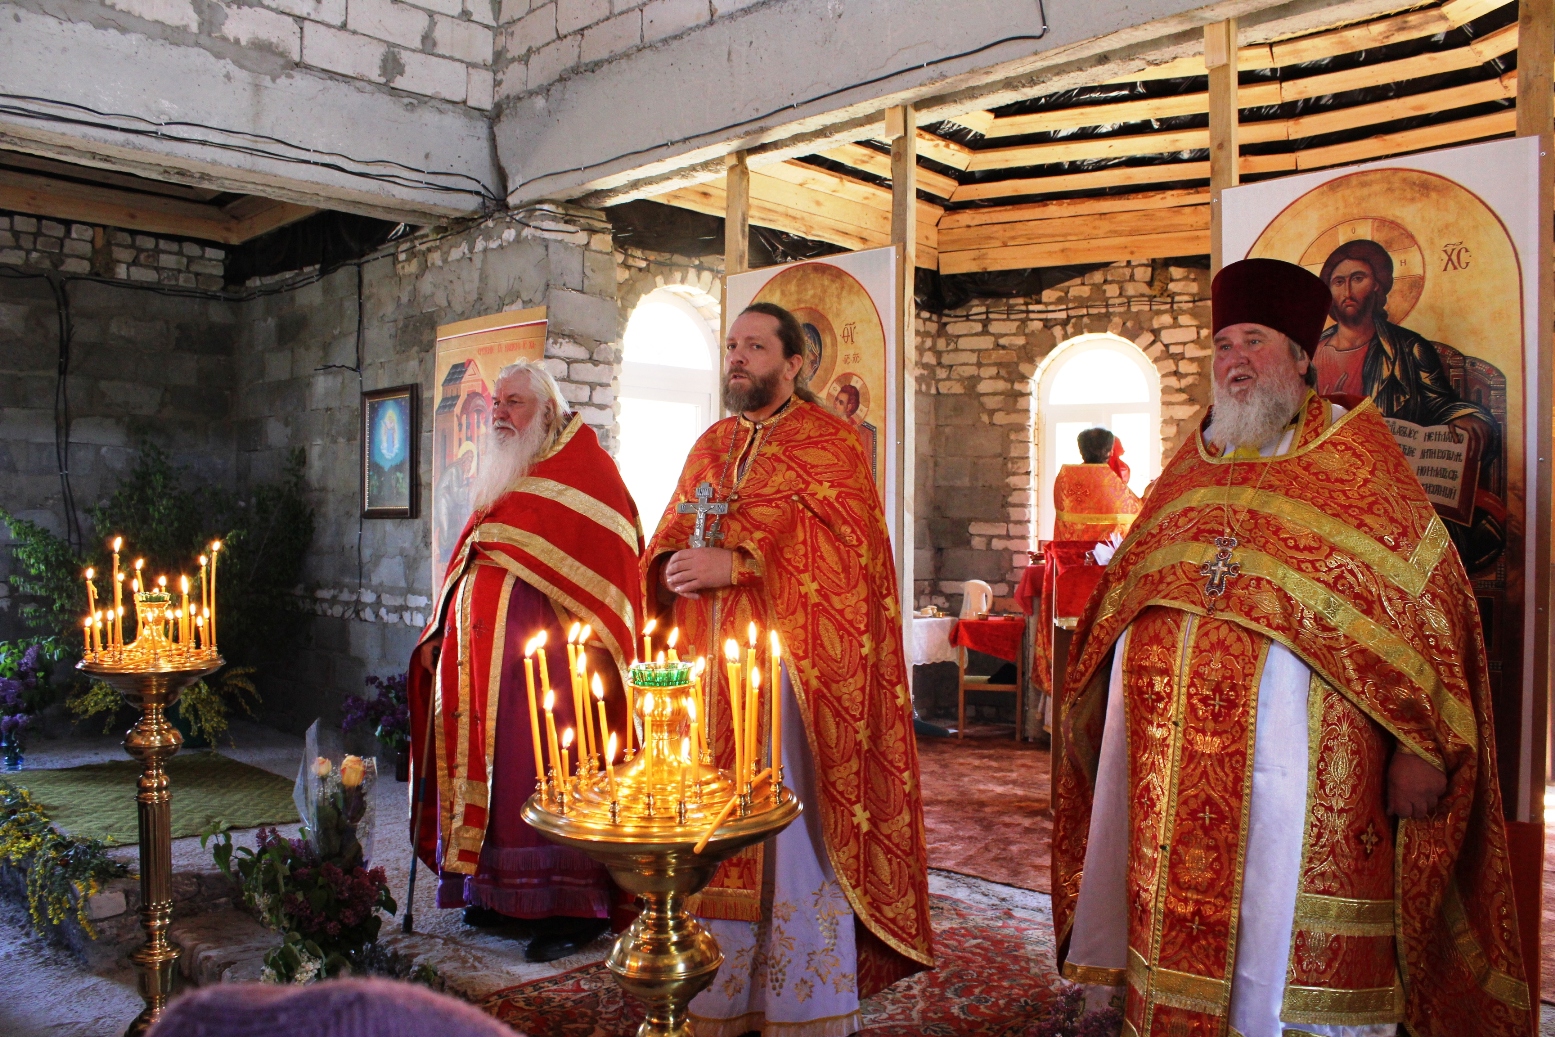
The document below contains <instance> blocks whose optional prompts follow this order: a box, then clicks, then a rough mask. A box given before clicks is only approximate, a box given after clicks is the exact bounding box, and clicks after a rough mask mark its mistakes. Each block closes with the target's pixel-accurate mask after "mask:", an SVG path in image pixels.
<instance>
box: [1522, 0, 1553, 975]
mask: <svg viewBox="0 0 1555 1037" xmlns="http://www.w3.org/2000/svg"><path fill="white" fill-rule="evenodd" d="M1518 24H1519V27H1520V29H1521V33H1520V36H1519V39H1520V40H1521V41H1522V43H1521V44H1520V45H1519V47H1518V51H1517V70H1518V73H1519V75H1518V84H1517V135H1518V136H1519V137H1537V138H1538V141H1539V238H1538V240H1539V253H1538V256H1537V257H1536V262H1537V266H1536V268H1535V275H1536V280H1535V285H1536V289H1535V290H1536V291H1537V293H1538V316H1537V317H1536V318H1535V319H1534V326H1533V327H1532V328H1531V329H1529V334H1532V335H1534V336H1535V342H1536V344H1537V348H1536V353H1535V355H1536V356H1537V357H1538V360H1537V366H1536V368H1535V369H1534V370H1533V371H1532V372H1530V373H1531V374H1532V375H1533V377H1534V378H1535V380H1536V381H1535V386H1534V391H1533V392H1532V393H1531V394H1530V395H1531V397H1532V399H1533V400H1535V401H1537V403H1536V406H1535V407H1534V408H1532V411H1533V413H1532V414H1531V415H1530V416H1529V417H1528V418H1526V419H1525V420H1529V421H1535V422H1537V425H1536V433H1535V435H1536V437H1537V438H1536V439H1535V442H1536V444H1537V446H1538V451H1537V453H1536V454H1535V455H1534V457H1533V458H1530V459H1529V460H1530V461H1532V462H1533V463H1534V464H1535V465H1536V466H1537V467H1536V468H1535V470H1534V477H1535V479H1536V480H1537V490H1538V492H1537V493H1534V492H1529V493H1528V495H1527V498H1528V500H1529V501H1530V502H1532V506H1533V514H1531V515H1529V516H1528V519H1527V521H1528V528H1529V529H1532V530H1534V531H1535V535H1534V538H1533V540H1534V555H1533V571H1534V572H1535V573H1537V574H1538V578H1537V579H1536V580H1535V582H1534V586H1533V587H1530V588H1528V591H1530V592H1532V593H1533V594H1535V595H1536V598H1535V605H1536V606H1537V607H1536V608H1535V609H1533V615H1534V623H1533V630H1532V631H1531V632H1530V633H1531V636H1532V638H1533V673H1532V675H1531V676H1532V682H1531V684H1530V685H1529V686H1531V687H1532V689H1533V701H1532V702H1531V703H1526V704H1525V712H1524V716H1523V717H1520V718H1519V719H1520V720H1521V721H1522V723H1521V724H1520V727H1521V728H1522V732H1521V733H1522V739H1521V742H1522V744H1521V745H1519V746H1518V751H1519V752H1518V762H1519V765H1520V766H1519V768H1518V770H1519V773H1518V786H1519V787H1518V790H1517V791H1518V798H1517V801H1516V803H1515V804H1514V806H1513V811H1514V812H1513V818H1514V819H1515V820H1516V821H1520V822H1528V823H1533V824H1542V823H1543V822H1544V820H1545V818H1544V796H1543V794H1542V793H1543V789H1544V783H1545V781H1546V774H1547V765H1548V758H1547V754H1548V751H1549V745H1550V743H1551V739H1550V737H1549V728H1548V724H1549V705H1550V701H1549V700H1550V670H1551V660H1550V606H1551V597H1552V590H1551V585H1550V560H1551V559H1550V556H1551V545H1550V537H1551V524H1552V521H1555V515H1552V512H1551V505H1550V486H1551V481H1550V480H1551V477H1552V469H1551V464H1550V457H1551V453H1550V451H1551V448H1552V447H1555V441H1552V440H1555V429H1552V425H1551V413H1552V410H1551V400H1552V399H1555V351H1552V346H1555V343H1552V340H1551V326H1552V321H1555V273H1552V266H1555V264H1552V259H1551V240H1552V238H1555V215H1552V214H1555V140H1552V135H1551V128H1552V126H1555V100H1552V98H1555V94H1552V91H1555V2H1552V0H1521V3H1520V4H1519V7H1518ZM1533 489H1534V487H1529V490H1530V491H1532V490H1533ZM1540 842H1541V845H1542V839H1541V840H1540ZM1514 867H1516V863H1515V862H1514ZM1518 870H1519V871H1521V870H1522V869H1518ZM1525 874H1527V875H1528V878H1529V879H1531V882H1532V886H1533V892H1532V895H1531V896H1527V897H1525V896H1522V895H1520V896H1519V897H1518V900H1519V901H1520V902H1523V903H1527V902H1528V901H1531V906H1532V911H1531V912H1529V913H1525V912H1523V911H1519V912H1518V914H1519V916H1520V925H1521V926H1522V927H1523V930H1524V931H1523V948H1524V950H1523V955H1524V958H1525V960H1526V959H1527V956H1528V955H1529V954H1537V953H1538V948H1539V945H1540V941H1539V935H1540V933H1539V913H1538V912H1539V909H1538V905H1539V894H1538V891H1537V890H1538V882H1539V876H1540V871H1539V868H1538V863H1537V862H1533V863H1532V866H1531V867H1529V868H1528V869H1527V871H1526V872H1525ZM1520 906H1521V905H1520ZM1528 914H1531V915H1532V917H1528ZM1529 928H1532V929H1533V930H1534V931H1533V937H1532V939H1530V938H1529V934H1528V932H1527V930H1528V929H1529ZM1546 935H1547V934H1546ZM1528 980H1529V986H1530V987H1531V988H1532V989H1531V991H1530V992H1531V994H1532V1000H1533V1002H1534V1003H1535V1004H1537V1003H1538V998H1539V996H1540V993H1541V992H1540V990H1539V987H1538V975H1537V973H1536V971H1535V970H1529V971H1528Z"/></svg>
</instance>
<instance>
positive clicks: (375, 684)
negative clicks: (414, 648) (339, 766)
mask: <svg viewBox="0 0 1555 1037" xmlns="http://www.w3.org/2000/svg"><path fill="white" fill-rule="evenodd" d="M408 680H409V674H405V673H396V674H393V675H391V676H388V677H368V678H367V682H366V683H367V686H368V687H369V688H372V689H373V691H374V692H375V694H374V695H373V697H372V698H364V697H363V696H361V695H347V696H346V700H345V703H344V704H343V705H342V706H341V707H340V730H341V731H346V732H349V731H352V730H355V729H356V728H358V727H362V726H364V725H371V726H372V729H373V735H374V736H376V737H377V739H378V741H379V742H380V743H382V745H383V747H384V748H385V749H393V750H399V749H402V748H404V747H405V746H407V745H409V744H410V696H409V693H408V692H407V690H406V685H407V682H408Z"/></svg>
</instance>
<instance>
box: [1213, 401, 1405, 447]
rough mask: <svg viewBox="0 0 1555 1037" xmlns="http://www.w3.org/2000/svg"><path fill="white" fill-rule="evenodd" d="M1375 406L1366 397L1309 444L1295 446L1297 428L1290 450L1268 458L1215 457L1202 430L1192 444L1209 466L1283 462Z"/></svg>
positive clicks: (1303, 405)
mask: <svg viewBox="0 0 1555 1037" xmlns="http://www.w3.org/2000/svg"><path fill="white" fill-rule="evenodd" d="M1308 395H1309V397H1310V391H1309V393H1308ZM1375 406H1376V404H1375V403H1373V402H1372V400H1371V398H1370V397H1367V398H1366V399H1363V400H1362V401H1361V402H1360V403H1358V404H1356V405H1355V406H1354V407H1351V408H1350V409H1349V410H1347V411H1345V412H1344V413H1343V414H1341V415H1339V417H1338V418H1337V419H1336V420H1334V421H1332V422H1330V423H1329V425H1328V427H1327V428H1325V429H1324V430H1323V431H1322V432H1319V433H1318V434H1317V435H1315V436H1313V437H1312V441H1311V442H1309V443H1306V444H1305V445H1297V444H1300V443H1301V434H1300V433H1301V429H1299V428H1298V429H1297V430H1296V433H1297V434H1296V435H1295V436H1293V437H1292V438H1291V441H1290V442H1291V449H1290V450H1289V451H1287V452H1285V453H1283V454H1271V455H1270V456H1268V457H1263V456H1261V455H1260V456H1258V457H1219V456H1216V455H1215V454H1212V453H1210V452H1209V451H1208V450H1206V449H1205V448H1204V433H1203V431H1202V430H1195V431H1194V433H1193V444H1194V446H1196V447H1198V450H1199V458H1200V459H1201V460H1204V461H1207V462H1209V463H1210V464H1267V463H1268V462H1270V461H1283V460H1286V459H1287V458H1291V457H1300V456H1301V455H1302V454H1305V453H1309V452H1310V451H1312V450H1315V449H1317V448H1318V447H1319V446H1321V445H1322V444H1323V443H1325V442H1327V441H1328V440H1329V438H1330V437H1332V436H1333V435H1334V433H1335V432H1336V431H1337V430H1338V428H1339V426H1341V425H1343V424H1345V423H1347V422H1348V421H1350V420H1351V419H1352V418H1354V417H1355V416H1356V415H1357V414H1360V413H1362V412H1363V411H1365V410H1366V409H1367V408H1368V407H1375ZM1306 407H1307V400H1305V399H1304V400H1302V403H1301V411H1300V414H1301V416H1302V417H1303V418H1305V416H1306ZM1332 407H1333V405H1332V404H1329V405H1328V406H1327V407H1325V408H1324V411H1325V419H1326V415H1327V414H1331V413H1332Z"/></svg>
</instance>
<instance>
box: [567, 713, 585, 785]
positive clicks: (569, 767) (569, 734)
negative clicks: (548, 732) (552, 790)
mask: <svg viewBox="0 0 1555 1037" xmlns="http://www.w3.org/2000/svg"><path fill="white" fill-rule="evenodd" d="M571 752H572V728H570V727H569V728H567V729H566V730H565V731H563V732H562V773H563V774H570V773H571V772H572V756H571V755H570V753H571ZM578 766H579V767H582V766H583V761H582V760H579V761H578ZM569 781H570V779H564V780H563V781H562V788H566V787H567V784H568V782H569Z"/></svg>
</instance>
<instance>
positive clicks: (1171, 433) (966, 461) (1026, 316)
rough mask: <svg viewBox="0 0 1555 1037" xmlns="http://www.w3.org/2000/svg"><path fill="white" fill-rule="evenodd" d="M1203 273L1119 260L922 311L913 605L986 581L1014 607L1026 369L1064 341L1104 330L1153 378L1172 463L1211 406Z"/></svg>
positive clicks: (1028, 522)
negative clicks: (1149, 368) (1136, 353)
mask: <svg viewBox="0 0 1555 1037" xmlns="http://www.w3.org/2000/svg"><path fill="white" fill-rule="evenodd" d="M1209 300H1210V295H1209V271H1208V270H1202V269H1198V268H1193V267H1181V266H1173V265H1170V264H1168V263H1163V262H1151V261H1149V260H1142V261H1136V262H1129V263H1116V264H1114V265H1112V266H1110V267H1106V268H1103V269H1099V270H1093V271H1091V272H1089V273H1087V274H1085V275H1084V276H1083V277H1078V278H1075V279H1074V280H1072V281H1067V282H1065V283H1064V284H1061V285H1059V286H1057V287H1055V288H1051V289H1048V290H1047V291H1044V292H1043V293H1042V295H1041V297H1040V298H1022V299H1009V300H975V301H973V302H971V303H969V304H967V305H966V306H964V307H962V308H960V309H958V310H953V311H950V312H948V313H945V314H943V315H940V316H937V317H936V316H934V315H930V314H920V319H919V345H920V353H919V357H918V364H917V367H916V369H915V371H916V376H917V391H918V497H917V501H918V523H917V528H918V539H917V543H916V545H915V546H916V556H915V557H916V561H915V570H914V572H915V592H916V597H917V607H919V608H922V607H923V606H925V605H929V604H935V605H939V606H941V607H946V608H951V609H956V608H959V607H960V597H961V588H962V584H963V583H964V582H965V581H966V580H970V579H978V580H985V581H987V582H988V583H989V584H990V585H992V587H993V591H994V597H995V605H996V607H997V608H1001V609H1011V610H1013V609H1014V608H1015V607H1016V606H1015V599H1014V594H1015V588H1016V586H1017V584H1018V583H1019V582H1020V576H1021V571H1022V570H1023V569H1024V568H1025V567H1026V565H1027V561H1028V559H1027V555H1026V552H1027V551H1028V550H1030V549H1031V548H1033V547H1035V546H1036V541H1035V535H1036V507H1035V478H1036V458H1035V455H1034V448H1035V444H1034V437H1033V431H1032V430H1033V426H1034V422H1035V420H1036V415H1035V414H1034V404H1033V400H1034V393H1035V391H1036V388H1037V387H1036V385H1035V383H1034V382H1033V377H1034V376H1035V375H1036V374H1037V367H1038V365H1039V364H1040V363H1041V361H1042V360H1043V358H1044V357H1046V356H1047V355H1048V354H1049V353H1050V352H1052V351H1053V349H1054V348H1055V347H1057V346H1058V345H1060V344H1061V343H1063V342H1066V341H1068V340H1069V339H1071V338H1074V337H1075V336H1077V335H1083V334H1087V333H1094V332H1110V333H1111V334H1114V335H1119V336H1121V337H1123V338H1126V339H1128V340H1129V341H1131V342H1133V343H1134V344H1135V345H1136V346H1138V347H1139V348H1140V349H1141V350H1142V351H1143V352H1144V353H1145V355H1146V356H1148V357H1149V358H1150V359H1151V360H1152V361H1153V362H1154V363H1155V366H1156V370H1158V371H1159V372H1160V373H1161V446H1162V458H1163V461H1164V460H1166V459H1169V458H1170V457H1171V456H1172V455H1173V454H1174V453H1176V451H1177V449H1178V448H1179V447H1180V446H1181V445H1182V443H1183V442H1184V441H1186V439H1187V437H1188V436H1189V435H1190V434H1191V433H1192V431H1193V429H1194V428H1195V427H1196V425H1197V423H1198V421H1199V420H1200V419H1201V418H1202V417H1203V414H1204V412H1205V410H1206V408H1207V407H1208V406H1209V386H1210V377H1209V360H1208V358H1209V353H1210V349H1209V338H1210V331H1209V325H1210V321H1211V316H1210V305H1209Z"/></svg>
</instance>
